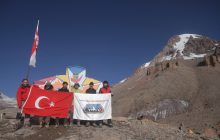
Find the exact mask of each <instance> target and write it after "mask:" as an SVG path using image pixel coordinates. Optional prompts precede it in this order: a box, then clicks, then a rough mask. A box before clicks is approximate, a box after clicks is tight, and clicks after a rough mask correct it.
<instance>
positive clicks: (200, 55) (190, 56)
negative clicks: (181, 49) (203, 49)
mask: <svg viewBox="0 0 220 140" xmlns="http://www.w3.org/2000/svg"><path fill="white" fill-rule="evenodd" d="M204 56H206V54H195V53H190V55H189V56H183V59H184V60H189V59H194V58H202V57H204Z"/></svg>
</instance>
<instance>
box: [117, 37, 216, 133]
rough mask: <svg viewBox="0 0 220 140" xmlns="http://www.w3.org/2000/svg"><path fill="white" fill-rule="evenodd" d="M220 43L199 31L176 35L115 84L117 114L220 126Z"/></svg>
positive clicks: (196, 127) (198, 126)
mask: <svg viewBox="0 0 220 140" xmlns="http://www.w3.org/2000/svg"><path fill="white" fill-rule="evenodd" d="M219 44H220V42H219V41H217V40H213V39H210V38H208V37H204V36H200V35H194V34H183V35H178V36H174V37H172V38H171V39H170V40H169V41H168V43H167V45H166V46H165V47H164V49H163V50H162V51H161V52H159V53H158V55H156V56H155V57H154V58H153V59H152V60H151V61H150V62H147V63H146V64H144V65H142V66H141V67H139V68H138V69H137V70H136V71H135V72H134V74H133V75H131V76H130V77H128V78H126V79H125V80H123V81H121V82H120V83H119V84H116V85H114V86H113V92H114V95H115V96H114V99H113V114H114V115H115V116H127V117H131V118H137V119H151V120H153V121H157V122H163V123H166V124H172V125H174V126H178V125H180V124H182V123H183V124H184V125H185V126H186V127H188V128H193V129H194V130H195V131H197V132H198V133H201V132H202V131H203V130H204V128H206V127H213V128H216V127H217V124H219V122H220V119H219V118H220V102H219V100H220V94H219V93H220V86H219V83H220V59H219V58H220V52H219ZM216 130H217V128H216ZM218 131H219V130H218Z"/></svg>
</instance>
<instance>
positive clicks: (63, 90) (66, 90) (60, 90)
mask: <svg viewBox="0 0 220 140" xmlns="http://www.w3.org/2000/svg"><path fill="white" fill-rule="evenodd" d="M58 91H59V92H69V90H68V89H67V88H63V87H62V88H61V89H59V90H58Z"/></svg>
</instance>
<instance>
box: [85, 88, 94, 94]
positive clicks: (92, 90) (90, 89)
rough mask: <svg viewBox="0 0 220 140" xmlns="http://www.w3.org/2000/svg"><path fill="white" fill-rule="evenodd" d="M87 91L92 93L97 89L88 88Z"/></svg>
mask: <svg viewBox="0 0 220 140" xmlns="http://www.w3.org/2000/svg"><path fill="white" fill-rule="evenodd" d="M86 93H90V94H96V90H95V89H94V88H88V89H87V90H86Z"/></svg>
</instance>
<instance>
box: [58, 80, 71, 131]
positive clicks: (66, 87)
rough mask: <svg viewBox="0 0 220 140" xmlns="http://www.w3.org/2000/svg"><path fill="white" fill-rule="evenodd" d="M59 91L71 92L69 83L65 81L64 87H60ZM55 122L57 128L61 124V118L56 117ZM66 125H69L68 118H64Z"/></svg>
mask: <svg viewBox="0 0 220 140" xmlns="http://www.w3.org/2000/svg"><path fill="white" fill-rule="evenodd" d="M58 91H59V92H69V89H68V83H67V82H63V87H62V88H60V89H59V90H58ZM55 123H56V125H55V128H57V127H58V126H59V118H56V121H55ZM64 126H65V127H67V118H64Z"/></svg>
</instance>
